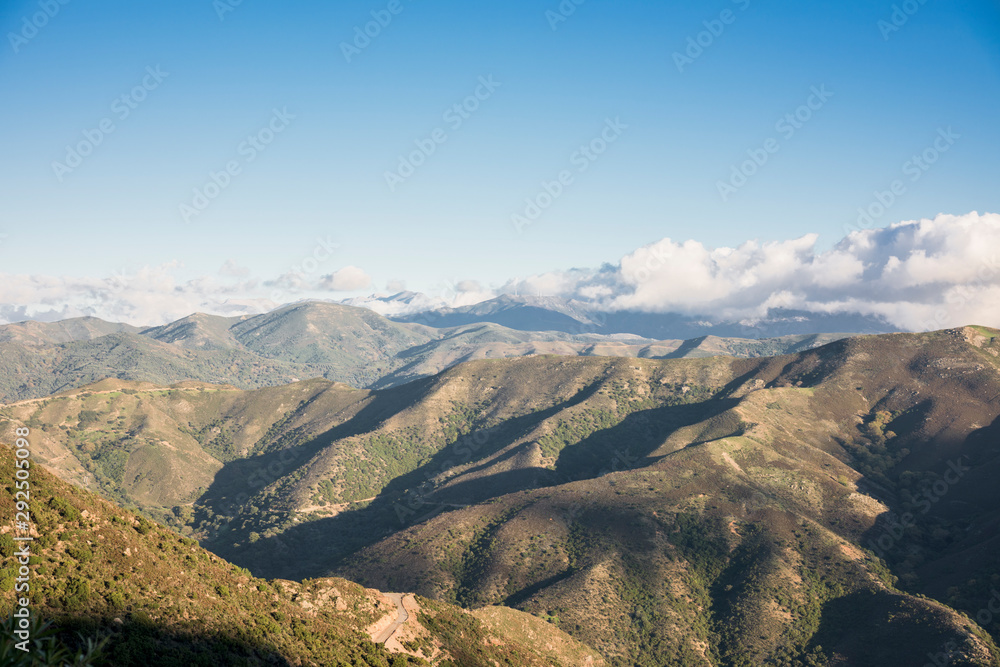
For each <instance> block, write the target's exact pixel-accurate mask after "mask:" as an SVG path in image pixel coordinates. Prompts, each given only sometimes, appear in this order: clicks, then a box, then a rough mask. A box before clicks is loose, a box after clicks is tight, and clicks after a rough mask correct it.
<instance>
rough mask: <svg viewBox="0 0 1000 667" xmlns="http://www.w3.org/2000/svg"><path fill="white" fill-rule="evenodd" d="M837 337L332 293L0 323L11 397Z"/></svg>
mask: <svg viewBox="0 0 1000 667" xmlns="http://www.w3.org/2000/svg"><path fill="white" fill-rule="evenodd" d="M838 337H840V336H839V335H838V334H823V335H819V336H815V335H810V336H787V337H783V338H774V339H768V340H760V341H756V340H740V339H722V338H715V337H712V336H708V337H702V338H699V339H697V340H693V341H680V340H667V341H654V340H648V339H643V338H639V337H626V338H625V339H622V338H621V337H607V336H599V335H570V334H566V333H558V332H555V333H553V332H549V333H546V332H524V331H515V330H512V329H507V328H504V327H502V326H499V325H496V324H489V323H481V324H475V323H474V324H467V325H463V326H459V327H452V328H448V329H433V328H431V327H426V326H421V325H418V324H401V323H397V322H393V321H390V320H388V319H386V318H384V317H381V316H379V315H377V314H376V313H374V312H372V311H369V310H365V309H363V308H352V307H348V306H342V305H338V304H331V303H302V304H295V305H291V306H286V307H284V308H280V309H278V310H276V311H274V312H271V313H267V314H265V315H257V316H254V317H245V318H240V317H230V318H227V317H217V316H212V315H203V314H196V315H191V316H189V317H185V318H184V319H182V320H178V321H177V322H173V323H172V324H168V325H166V326H161V327H152V328H138V327H132V326H128V325H123V324H111V323H109V322H103V321H101V320H98V319H94V318H82V319H76V320H66V321H64V322H57V323H54V324H43V323H39V322H26V323H20V324H9V325H5V326H0V402H8V403H9V402H12V401H18V400H25V399H31V398H39V397H42V396H48V395H49V394H53V393H56V392H60V391H64V390H66V389H70V388H73V387H80V386H83V385H86V384H90V383H93V382H97V381H100V380H104V379H106V378H117V379H120V380H132V381H141V382H153V383H156V384H161V385H164V384H173V383H176V382H181V381H184V380H200V381H203V382H213V383H226V384H231V385H234V386H236V387H240V388H242V389H256V388H259V387H267V386H274V385H281V384H286V383H288V382H293V381H296V380H298V379H300V378H301V379H305V378H315V377H324V378H327V379H329V380H334V381H337V382H345V383H347V384H350V385H352V386H355V387H368V386H371V387H388V386H393V385H397V384H400V383H402V382H407V381H409V380H413V379H415V378H420V377H426V376H429V375H433V374H435V373H437V372H439V371H441V370H443V369H445V368H447V367H449V366H452V365H454V364H456V363H459V362H461V361H467V360H470V359H483V358H487V357H519V356H524V355H529V354H538V353H548V354H564V355H598V354H603V355H614V356H638V357H666V356H706V355H713V354H734V355H736V356H761V355H764V354H778V353H783V352H793V351H797V350H802V349H808V348H810V347H815V346H816V345H819V344H822V343H824V342H828V341H830V340H835V339H837V338H838Z"/></svg>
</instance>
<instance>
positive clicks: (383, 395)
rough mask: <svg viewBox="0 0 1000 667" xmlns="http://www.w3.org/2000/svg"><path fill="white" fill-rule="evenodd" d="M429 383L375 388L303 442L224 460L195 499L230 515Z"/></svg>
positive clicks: (385, 415)
mask: <svg viewBox="0 0 1000 667" xmlns="http://www.w3.org/2000/svg"><path fill="white" fill-rule="evenodd" d="M431 383H432V379H431V378H425V379H422V380H416V381H414V382H410V383H408V384H405V385H402V386H400V387H394V388H392V389H386V390H383V391H379V392H375V393H373V394H372V400H371V402H369V403H368V404H367V405H365V406H364V407H362V408H361V410H360V411H359V412H358V413H357V414H356V415H355V416H354V417H352V418H351V419H349V420H348V421H346V422H344V423H343V424H340V425H338V426H335V427H334V428H332V429H330V430H329V431H326V432H325V433H323V434H321V435H319V436H317V437H315V438H313V439H311V440H308V441H307V442H304V443H302V444H300V445H296V446H294V447H288V448H286V449H282V450H280V451H272V452H268V453H266V454H261V455H259V456H253V457H250V458H246V459H237V460H235V461H230V462H228V463H226V464H224V465H223V466H222V468H221V469H220V470H219V472H217V473H216V475H215V479H213V480H212V484H211V485H210V486H209V487H208V490H206V491H205V493H204V494H202V496H201V497H200V498H199V499H198V503H199V504H201V505H203V506H204V507H207V508H210V509H211V510H212V511H213V512H214V513H215V514H221V515H223V516H232V515H233V514H234V513H235V512H236V511H238V509H239V507H240V506H241V505H242V504H243V503H244V502H245V501H246V500H248V499H249V498H250V497H251V496H253V495H254V494H255V493H257V492H258V491H260V490H261V489H262V488H264V487H265V486H267V485H268V484H271V483H272V482H275V481H277V480H278V479H280V478H281V477H284V476H285V475H288V474H289V473H292V472H294V471H295V470H297V469H299V468H300V467H302V466H303V465H305V464H306V463H308V462H309V461H310V459H312V457H314V456H315V455H316V454H317V453H319V452H320V451H322V450H323V449H325V448H326V447H329V446H330V445H331V444H332V443H334V442H336V441H337V440H340V439H342V438H347V437H350V436H352V435H358V434H360V433H365V432H367V431H369V430H372V429H374V428H375V426H376V425H377V424H378V423H379V422H382V421H384V420H386V419H388V418H389V417H391V416H392V415H394V414H396V413H398V412H401V411H402V410H404V409H406V408H407V407H408V406H409V405H411V404H412V402H413V401H415V400H417V398H418V397H419V396H421V395H422V394H424V393H426V391H427V389H428V387H429V385H430V384H431ZM313 400H315V397H314V398H313V399H312V400H310V401H308V402H307V403H306V404H305V405H303V406H301V407H299V409H298V412H301V411H304V410H307V409H308V407H309V403H312V401H313ZM202 518H203V517H202Z"/></svg>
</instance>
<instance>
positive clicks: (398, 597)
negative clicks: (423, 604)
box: [375, 593, 410, 644]
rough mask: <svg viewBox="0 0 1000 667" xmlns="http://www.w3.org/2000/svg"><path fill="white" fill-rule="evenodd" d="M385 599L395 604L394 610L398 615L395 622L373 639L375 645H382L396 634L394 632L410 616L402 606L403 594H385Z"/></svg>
mask: <svg viewBox="0 0 1000 667" xmlns="http://www.w3.org/2000/svg"><path fill="white" fill-rule="evenodd" d="M385 595H386V597H387V598H389V599H390V600H392V601H393V602H395V603H396V609H398V610H399V614H398V615H397V616H396V620H395V621H393V622H392V624H391V625H390V626H389V627H387V628H386V629H385V630H383V631H382V632H380V633H379V634H378V636H377V637H376V638H375V643H376V644H384V643H386V642H387V641H389V639H391V638H392V636H393V635H394V634H395V633H396V630H398V629H399V628H400V626H402V625H403V623H406V621H407V620H408V619H409V618H410V614H409V613H408V612H407V611H406V607H404V606H403V593H386V594H385Z"/></svg>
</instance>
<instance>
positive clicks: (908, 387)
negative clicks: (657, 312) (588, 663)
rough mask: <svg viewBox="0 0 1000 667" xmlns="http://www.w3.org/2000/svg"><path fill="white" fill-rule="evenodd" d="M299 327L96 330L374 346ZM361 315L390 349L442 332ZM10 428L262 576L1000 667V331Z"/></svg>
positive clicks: (320, 386)
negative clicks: (999, 607) (27, 432)
mask: <svg viewBox="0 0 1000 667" xmlns="http://www.w3.org/2000/svg"><path fill="white" fill-rule="evenodd" d="M296 308H299V311H297V312H296V311H295V309H294V308H293V309H292V310H291V311H290V312H285V313H279V314H274V315H272V316H271V317H265V318H264V319H261V320H259V321H255V320H254V319H252V318H251V319H247V320H243V321H240V322H233V323H230V324H229V326H227V327H214V328H213V327H211V326H208V325H206V324H205V323H203V322H200V321H195V322H189V323H184V324H180V325H178V326H174V325H170V326H169V327H166V328H163V329H160V330H157V331H156V333H155V335H153V334H150V333H148V332H145V331H144V332H140V333H138V334H137V333H136V332H131V331H118V332H112V333H106V334H103V335H100V336H98V337H97V338H94V339H92V340H100V339H101V338H104V337H107V336H120V335H123V334H125V335H130V336H138V337H140V338H142V339H143V340H149V341H151V343H150V344H151V345H152V344H154V343H155V344H156V345H170V346H174V347H177V346H182V345H190V346H191V347H192V348H202V349H210V347H211V346H212V345H217V346H219V347H221V349H231V347H227V346H232V345H233V344H232V342H231V338H234V339H235V340H237V341H239V342H240V344H241V346H243V348H245V349H248V350H252V351H253V352H254V353H255V354H258V355H260V356H263V355H265V354H272V355H273V354H276V352H275V350H277V349H279V348H280V349H282V353H283V354H287V355H298V356H297V357H294V358H297V359H298V361H295V362H294V363H308V362H310V361H313V360H315V359H317V358H324V359H329V358H332V356H333V355H334V354H335V353H336V352H344V350H345V349H346V350H351V351H352V352H351V354H354V355H357V356H359V357H361V356H363V355H364V354H365V353H369V354H376V353H377V350H378V349H379V348H378V347H376V346H364V345H361V344H357V345H355V346H353V347H351V346H347V345H346V344H345V342H343V341H352V338H351V336H352V335H353V334H352V333H351V330H350V329H348V330H346V331H343V330H337V329H335V328H332V325H331V324H330V323H329V322H325V323H320V324H322V325H323V326H322V327H321V326H320V324H317V320H316V319H315V317H316V314H315V313H317V312H319V313H335V314H337V315H338V316H342V317H346V315H344V314H343V311H341V310H340V308H345V307H339V308H334V309H332V310H329V309H328V308H330V307H329V306H316V305H312V304H310V305H307V306H298V307H296ZM357 310H358V309H348V310H347V314H348V315H350V316H352V317H357V318H358V319H360V320H361V321H365V322H367V323H368V326H370V327H371V328H372V329H373V330H375V329H376V327H375V325H379V326H381V327H383V328H382V329H380V331H381V332H382V335H383V336H384V338H382V339H380V341H383V342H381V343H380V344H381V345H387V346H389V347H388V348H387V350H388V351H389V352H391V351H392V350H393V349H395V348H393V347H391V346H392V345H393V344H395V345H398V346H399V347H400V348H403V347H404V346H406V345H408V344H410V342H411V341H412V340H413V339H412V338H409V337H408V336H416V335H417V334H416V333H414V332H418V331H421V329H419V328H411V327H408V326H404V325H402V324H399V323H391V322H390V323H388V324H386V323H385V322H386V321H385V320H384V318H380V319H372V320H367V319H365V318H367V317H377V316H376V315H375V314H374V313H367V314H359V313H358V312H356V311H357ZM292 323H294V325H295V326H290V325H291V324H292ZM309 324H313V325H315V326H316V327H317V329H319V330H320V331H321V332H323V333H324V334H325V338H324V340H331V341H336V342H332V343H330V344H329V346H328V347H325V348H324V347H323V345H322V344H319V343H317V342H316V340H315V338H310V337H309V336H308V335H306V334H308V333H309ZM88 326H89V327H90V329H91V330H92V331H93V334H94V335H97V334H101V333H102V331H103V328H102V327H104V326H105V325H100V324H97V323H93V322H91V323H89V325H88ZM474 326H483V325H474ZM494 326H495V325H494ZM185 327H189V328H185ZM396 327H400V328H399V329H397V328H396ZM64 328H65V327H64ZM258 332H259V333H258ZM283 332H286V333H283ZM287 332H295V333H294V334H292V333H287ZM303 332H306V333H303ZM52 335H55V334H52ZM276 340H285V341H287V343H284V344H278V343H276V342H275V341H276ZM814 342H815V341H814ZM800 343H801V341H800ZM65 344H66V343H58V344H56V343H46V344H43V345H41V346H40V347H39V349H41V350H46V349H49V348H48V347H46V346H47V345H65ZM181 349H187V348H183V347H182V348H181ZM324 354H325V355H328V356H327V357H322V355H324ZM310 355H312V356H310ZM0 420H2V421H0V438H4V439H7V440H10V439H11V438H12V436H13V434H14V429H16V428H18V427H28V428H31V429H33V432H34V434H35V441H36V444H35V445H34V446H35V448H36V456H37V459H38V460H39V461H40V462H43V463H44V464H45V465H46V466H48V467H49V468H50V469H51V470H52V471H53V472H55V473H56V474H57V475H59V476H60V477H62V478H64V479H66V480H70V481H73V482H74V483H76V484H77V485H79V486H83V487H87V488H90V489H91V490H94V491H99V492H100V493H102V494H103V495H105V496H106V497H108V498H111V499H113V500H115V501H117V502H118V503H120V504H122V505H125V506H131V507H134V508H135V509H137V510H139V511H141V512H142V513H143V514H145V515H146V516H148V517H151V518H154V519H156V520H158V521H160V522H161V523H162V524H164V525H165V526H168V527H171V528H172V529H173V530H174V531H177V532H178V533H179V534H180V535H182V536H184V537H186V538H193V539H197V540H198V541H200V542H201V545H202V546H204V547H205V548H207V549H208V550H209V551H210V552H211V553H213V554H215V555H217V556H219V557H221V558H223V559H226V560H228V561H230V562H232V563H234V564H236V565H238V566H240V567H244V568H247V569H248V571H249V572H250V573H252V574H253V575H254V576H255V577H263V578H267V579H271V580H304V579H311V578H316V577H319V578H327V577H331V576H332V577H345V578H347V579H350V580H352V581H357V582H359V583H361V584H363V585H366V586H371V587H373V588H375V589H381V590H398V591H407V592H412V593H416V594H418V595H420V596H423V599H426V600H433V601H436V603H437V604H445V605H459V606H461V607H463V608H465V609H469V610H478V611H477V613H496V614H502V613H507V612H506V611H502V610H517V611H521V612H528V613H529V614H531V615H532V616H534V617H536V618H540V619H543V620H545V621H548V625H552V626H557V627H558V628H559V629H561V630H563V631H565V632H566V633H568V634H569V635H570V636H572V638H573V640H575V641H579V642H582V644H584V645H586V646H589V647H591V648H593V649H595V650H596V651H597V652H598V653H599V654H600V656H601V658H602V659H603V660H605V661H606V662H607V664H609V665H615V666H622V667H624V666H626V665H628V666H634V665H641V666H643V667H645V666H647V665H648V666H657V667H662V666H663V665H672V664H683V665H692V664H705V665H718V664H725V665H758V664H777V665H802V664H806V665H810V664H827V665H868V664H870V665H909V664H924V663H926V662H928V661H929V660H931V661H933V660H937V661H938V663H939V664H956V665H957V664H966V665H998V664H1000V650H998V649H997V647H996V644H995V642H996V640H997V639H998V638H1000V623H998V620H1000V616H997V615H996V614H995V613H994V612H992V611H991V605H994V599H997V600H1000V597H998V596H1000V594H998V593H997V590H998V589H1000V559H998V556H997V554H998V553H1000V551H998V548H997V547H998V546H1000V543H998V540H1000V536H998V534H997V526H998V525H1000V515H998V508H1000V497H998V495H997V494H998V490H997V486H996V485H995V484H994V483H993V480H994V478H995V476H996V474H997V472H998V470H997V468H998V465H1000V445H998V442H1000V439H998V436H1000V332H998V331H995V330H992V329H986V328H982V327H964V328H959V329H953V330H946V331H939V332H932V333H927V334H887V335H877V336H854V337H850V338H843V339H838V340H834V341H832V342H828V343H827V344H825V345H822V346H820V347H815V348H810V349H803V350H801V351H797V352H794V353H792V354H784V355H776V356H757V357H748V358H735V357H732V356H705V357H700V358H671V359H654V358H637V357H609V356H569V355H563V356H558V355H549V354H543V355H531V356H520V357H517V358H507V359H479V360H472V361H465V362H463V363H459V364H457V365H449V366H448V367H447V368H445V369H444V370H441V371H440V372H438V373H436V374H434V375H428V376H426V377H420V378H417V379H415V380H413V381H410V382H406V383H402V384H397V385H395V386H389V387H385V388H357V387H355V386H350V385H348V384H345V383H338V382H333V381H330V380H326V379H321V378H315V379H309V380H304V381H298V382H294V383H291V384H286V385H281V386H272V387H263V388H259V389H255V390H246V389H240V388H238V387H236V386H233V385H225V384H223V385H220V384H209V383H205V382H192V381H189V382H183V383H179V384H173V385H169V386H165V385H162V384H159V383H155V382H148V381H146V382H136V381H128V380H121V379H107V380H103V381H101V382H98V383H96V384H91V385H88V386H85V387H78V388H73V389H69V390H66V391H63V392H61V393H59V394H56V395H53V396H47V397H44V398H37V399H31V400H27V401H22V402H18V403H14V404H10V405H7V406H4V407H3V408H2V409H0ZM994 606H995V605H994ZM483 610H487V611H485V612H484V611H483ZM942 661H943V662H942ZM469 664H473V663H469ZM512 664H528V663H517V662H514V663H512ZM932 664H933V662H932Z"/></svg>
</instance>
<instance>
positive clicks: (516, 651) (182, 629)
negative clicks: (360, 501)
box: [0, 446, 600, 667]
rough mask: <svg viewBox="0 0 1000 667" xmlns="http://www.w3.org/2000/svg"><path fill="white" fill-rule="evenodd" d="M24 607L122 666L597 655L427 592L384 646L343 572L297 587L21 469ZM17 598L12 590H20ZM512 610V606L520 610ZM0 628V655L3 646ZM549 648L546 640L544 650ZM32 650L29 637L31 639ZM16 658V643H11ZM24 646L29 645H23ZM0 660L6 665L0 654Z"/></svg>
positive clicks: (10, 598)
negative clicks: (25, 502)
mask: <svg viewBox="0 0 1000 667" xmlns="http://www.w3.org/2000/svg"><path fill="white" fill-rule="evenodd" d="M14 460H15V459H14V455H13V452H12V451H11V450H10V449H8V448H7V447H6V446H4V447H0V475H2V476H3V479H5V480H10V481H8V482H5V483H4V493H3V494H0V506H2V509H3V511H4V513H5V515H7V516H13V514H14V511H15V506H14V505H15V502H14V491H15V489H14V485H13V480H14V479H15V477H14ZM30 472H31V476H30V508H31V516H32V519H33V523H34V528H33V535H34V537H35V540H34V541H33V542H31V543H30V550H31V554H32V556H31V559H30V568H31V574H30V582H29V585H30V592H29V593H28V597H29V599H30V607H31V611H32V614H34V616H35V617H36V618H37V619H44V620H46V621H53V622H54V623H55V628H56V629H57V630H58V632H59V635H58V641H59V643H60V644H63V645H64V646H66V647H68V648H69V649H70V650H71V652H76V651H82V650H84V649H85V647H86V640H90V641H91V642H97V643H101V642H103V648H102V650H101V655H102V659H101V661H100V663H99V664H107V665H115V666H118V667H127V666H129V665H172V666H173V665H178V666H183V667H190V666H193V665H212V666H215V665H323V666H331V665H332V666H336V665H345V666H346V665H354V666H361V665H370V666H373V667H375V666H377V667H402V666H404V665H431V664H433V665H441V666H443V667H457V665H470V666H480V665H481V666H483V667H487V666H489V667H493V666H495V665H509V666H511V667H519V666H521V665H530V666H536V667H547V666H548V665H553V664H557V665H566V667H570V665H578V664H582V663H581V662H579V661H580V660H585V661H589V664H594V665H599V664H600V660H599V658H597V657H596V656H595V655H594V654H593V652H592V651H590V650H589V649H587V648H586V647H583V646H582V645H580V644H578V643H577V642H575V641H573V640H572V639H570V638H569V637H568V636H566V635H565V634H564V633H562V632H560V631H558V630H557V629H555V628H549V629H547V630H546V629H545V628H543V629H542V633H541V634H539V635H536V636H535V637H534V639H535V640H540V642H541V644H542V645H543V648H541V649H539V648H536V647H535V646H534V645H533V644H532V643H530V642H528V641H526V639H527V635H526V633H525V631H524V627H525V621H523V620H521V618H520V617H514V618H513V619H512V620H511V621H510V622H509V623H507V624H506V625H501V624H495V623H493V624H486V623H483V622H481V621H480V620H479V619H478V618H476V617H475V616H473V615H471V614H468V613H466V612H463V611H461V610H459V609H456V608H454V607H451V606H449V605H445V604H441V603H436V602H434V601H432V600H419V599H418V600H419V604H420V606H421V612H420V613H419V615H418V616H417V617H416V618H414V619H413V620H412V621H408V622H407V626H406V629H407V632H408V636H410V637H412V639H411V640H409V641H407V642H406V643H405V644H403V645H400V646H398V650H397V651H391V650H388V649H387V648H384V647H382V646H380V645H377V644H375V643H373V642H372V640H371V639H372V638H371V634H370V633H371V632H372V628H373V627H382V626H381V625H379V622H380V620H381V619H383V618H394V617H396V615H397V610H396V607H395V606H394V605H393V604H391V603H390V601H389V600H388V599H387V598H386V597H385V596H383V595H382V594H381V593H379V592H378V591H375V590H371V589H364V588H362V587H361V586H358V585H357V584H353V583H351V582H349V581H345V580H342V579H311V580H307V581H303V582H301V583H296V582H292V581H285V580H264V579H258V578H256V577H254V576H252V575H251V574H250V573H249V572H248V571H247V570H244V569H243V568H240V567H236V566H234V565H232V564H230V563H227V562H225V561H224V560H222V559H220V558H218V557H217V556H215V555H213V554H210V553H208V552H207V551H205V550H203V549H202V548H200V547H199V546H198V545H197V543H196V542H195V541H194V540H191V539H188V538H185V537H182V536H180V535H178V534H176V533H175V532H173V531H171V530H169V529H166V528H164V527H163V526H160V525H157V524H155V523H152V522H150V521H148V520H146V519H145V518H143V517H140V516H137V515H135V514H132V513H130V512H128V511H125V510H122V509H120V508H118V507H116V506H115V505H112V504H111V503H108V502H106V501H104V500H101V499H99V498H97V497H95V496H94V495H93V494H90V493H88V492H86V491H82V490H80V489H77V488H74V487H72V486H70V485H68V484H66V483H65V482H62V481H60V480H58V479H56V478H54V477H52V476H51V475H50V474H48V473H47V472H46V471H45V470H44V469H43V468H40V467H38V466H34V467H32V468H31V469H30ZM11 535H12V531H11V526H4V527H3V529H2V533H0V554H2V556H3V567H2V569H0V613H2V614H3V615H4V616H9V615H10V612H11V611H12V610H13V608H14V605H15V602H14V600H15V591H14V585H15V578H16V577H17V567H18V564H17V561H16V558H15V557H14V552H15V548H17V547H16V546H15V542H14V540H13V539H12V537H11ZM22 595H23V594H22ZM521 616H524V615H521ZM9 642H10V639H9V637H8V636H6V635H5V636H4V637H2V638H0V653H3V654H7V653H6V651H8V650H9V649H10V647H9V644H8V643H9ZM551 645H555V646H558V647H559V648H558V650H555V651H553V650H546V649H545V648H544V646H551ZM33 648H34V647H33ZM15 654H16V651H15ZM36 655H37V653H36ZM5 664H6V663H5Z"/></svg>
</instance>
